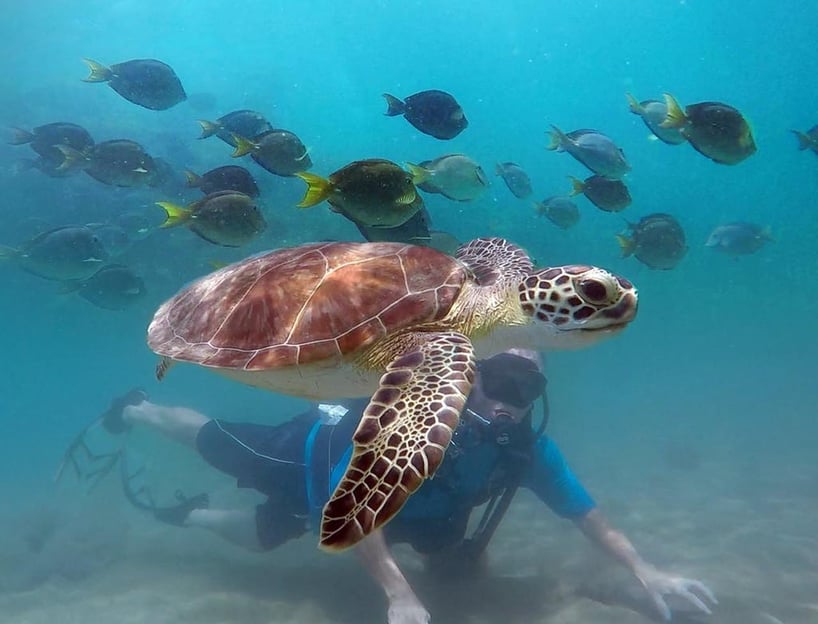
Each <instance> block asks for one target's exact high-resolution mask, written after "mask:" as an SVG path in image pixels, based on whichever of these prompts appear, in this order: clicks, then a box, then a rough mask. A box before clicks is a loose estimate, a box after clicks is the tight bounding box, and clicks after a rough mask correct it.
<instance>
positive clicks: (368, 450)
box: [320, 332, 476, 551]
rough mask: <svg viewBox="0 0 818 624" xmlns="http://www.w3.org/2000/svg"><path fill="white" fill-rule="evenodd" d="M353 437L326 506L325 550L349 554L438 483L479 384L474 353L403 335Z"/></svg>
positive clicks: (442, 339) (455, 338) (456, 340)
mask: <svg viewBox="0 0 818 624" xmlns="http://www.w3.org/2000/svg"><path fill="white" fill-rule="evenodd" d="M398 340H401V341H404V342H405V344H406V350H405V351H404V352H403V353H402V354H401V355H399V356H398V357H397V358H395V360H393V361H392V362H391V363H390V364H389V365H388V366H387V367H386V373H385V374H384V375H383V376H382V377H381V380H380V386H379V388H378V389H377V390H376V391H375V394H373V395H372V399H371V400H370V401H369V405H367V407H366V409H365V410H364V413H363V416H362V417H361V422H360V423H359V424H358V429H357V430H356V431H355V435H354V436H353V449H352V457H351V459H350V461H349V466H348V467H347V470H346V473H345V474H344V476H343V478H342V479H341V481H340V483H339V484H338V486H337V487H336V488H335V491H334V492H333V494H332V497H331V498H330V500H329V501H328V502H327V504H326V505H325V506H324V513H323V518H322V521H321V542H320V545H321V547H322V548H323V549H325V550H335V551H337V550H343V549H345V548H348V547H350V546H353V545H354V544H355V543H357V542H358V541H360V540H361V539H363V538H364V537H365V536H367V535H369V534H370V533H372V531H374V530H375V529H377V528H379V527H381V526H383V525H384V524H386V523H387V522H388V521H389V520H390V519H392V517H393V516H394V515H395V514H396V513H398V511H400V509H401V507H403V505H404V503H406V500H407V499H408V498H409V496H410V495H411V494H412V493H413V492H414V491H415V490H417V489H418V488H419V487H420V486H421V484H422V483H423V481H424V480H426V479H428V478H430V477H431V476H433V475H434V473H435V471H436V470H437V468H438V466H439V465H440V462H441V461H442V460H443V454H444V453H445V451H446V447H448V446H449V442H451V439H452V433H453V432H454V430H455V428H456V427H457V423H458V422H459V420H460V412H461V411H462V410H463V407H464V406H465V404H466V398H467V397H468V395H469V392H470V391H471V386H472V382H473V380H474V374H475V373H474V371H475V366H476V365H475V358H474V349H473V347H472V344H471V342H470V341H469V339H468V338H466V336H464V335H463V334H460V333H456V332H441V333H431V332H430V333H425V332H424V333H414V334H404V335H402V336H400V337H399V338H398Z"/></svg>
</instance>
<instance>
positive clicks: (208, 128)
mask: <svg viewBox="0 0 818 624" xmlns="http://www.w3.org/2000/svg"><path fill="white" fill-rule="evenodd" d="M198 121H199V125H200V126H201V127H202V136H200V137H199V138H200V139H206V138H208V137H212V136H213V135H214V134H217V133H218V132H219V130H221V129H222V125H221V124H220V123H218V122H216V121H208V120H207V119H199V120H198Z"/></svg>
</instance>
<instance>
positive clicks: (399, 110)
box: [383, 93, 406, 117]
mask: <svg viewBox="0 0 818 624" xmlns="http://www.w3.org/2000/svg"><path fill="white" fill-rule="evenodd" d="M383 97H384V98H386V112H385V113H384V115H386V116H387V117H395V116H396V115H403V113H405V112H406V104H404V103H403V101H402V100H399V99H398V98H396V97H395V96H394V95H389V94H388V93H384V94H383Z"/></svg>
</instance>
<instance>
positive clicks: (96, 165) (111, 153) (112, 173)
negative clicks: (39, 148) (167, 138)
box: [59, 139, 158, 187]
mask: <svg viewBox="0 0 818 624" xmlns="http://www.w3.org/2000/svg"><path fill="white" fill-rule="evenodd" d="M59 149H60V151H61V152H62V153H63V156H64V159H63V163H62V165H60V168H61V169H62V170H67V169H82V170H83V171H85V173H87V174H88V175H89V176H91V177H92V178H94V179H95V180H97V181H99V182H102V183H103V184H108V185H110V186H123V187H136V186H151V185H155V184H156V182H157V174H158V172H157V169H158V168H157V165H156V163H155V162H154V159H153V158H152V157H151V156H150V155H149V154H148V153H147V152H145V149H144V148H143V147H142V146H141V145H140V144H139V143H137V142H135V141H130V140H128V139H114V140H112V141H103V142H102V143H97V144H96V145H95V146H94V147H93V148H92V149H91V150H90V151H89V152H87V153H81V152H78V151H76V150H73V149H71V148H69V147H65V146H60V147H59Z"/></svg>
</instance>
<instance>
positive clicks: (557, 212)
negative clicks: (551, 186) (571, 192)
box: [534, 196, 579, 230]
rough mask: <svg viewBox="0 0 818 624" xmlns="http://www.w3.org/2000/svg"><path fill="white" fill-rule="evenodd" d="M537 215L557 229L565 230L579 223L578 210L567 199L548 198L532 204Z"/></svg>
mask: <svg viewBox="0 0 818 624" xmlns="http://www.w3.org/2000/svg"><path fill="white" fill-rule="evenodd" d="M534 208H535V209H536V210H537V214H540V215H543V216H544V217H546V218H547V219H548V220H549V221H551V223H553V224H554V225H556V226H557V227H558V228H562V229H563V230H567V229H568V228H570V227H573V226H574V225H576V223H577V221H579V208H577V205H576V204H575V203H574V202H572V201H571V200H570V198H568V197H559V196H557V197H548V198H546V199H544V200H542V201H541V202H534Z"/></svg>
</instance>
